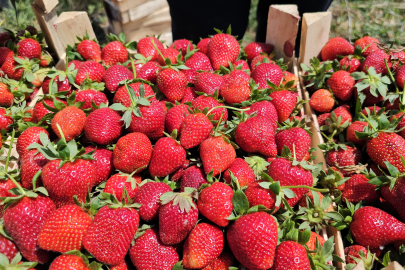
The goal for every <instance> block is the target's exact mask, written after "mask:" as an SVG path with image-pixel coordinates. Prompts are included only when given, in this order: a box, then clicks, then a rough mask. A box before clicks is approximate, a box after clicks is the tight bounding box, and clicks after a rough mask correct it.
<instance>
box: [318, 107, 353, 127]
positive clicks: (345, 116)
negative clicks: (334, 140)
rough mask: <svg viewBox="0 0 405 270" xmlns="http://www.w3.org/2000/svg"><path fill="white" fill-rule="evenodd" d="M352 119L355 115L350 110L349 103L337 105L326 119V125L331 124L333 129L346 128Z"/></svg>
mask: <svg viewBox="0 0 405 270" xmlns="http://www.w3.org/2000/svg"><path fill="white" fill-rule="evenodd" d="M339 118H341V120H339ZM352 120H353V116H352V113H351V112H350V107H349V106H348V105H342V106H339V107H337V108H336V109H334V110H333V111H332V113H331V114H329V116H328V117H327V118H326V119H325V121H326V125H327V126H329V127H330V128H331V129H332V131H333V130H334V128H335V129H339V128H340V129H345V128H346V127H347V126H348V125H349V124H350V123H351V122H352ZM339 121H340V122H339ZM332 131H331V132H332ZM340 132H341V131H340Z"/></svg>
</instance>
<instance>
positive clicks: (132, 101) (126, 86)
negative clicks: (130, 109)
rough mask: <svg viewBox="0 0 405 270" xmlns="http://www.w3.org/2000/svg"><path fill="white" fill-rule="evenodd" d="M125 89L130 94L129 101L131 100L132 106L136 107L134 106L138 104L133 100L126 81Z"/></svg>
mask: <svg viewBox="0 0 405 270" xmlns="http://www.w3.org/2000/svg"><path fill="white" fill-rule="evenodd" d="M125 88H126V89H127V93H128V96H129V99H130V100H131V106H134V104H136V102H135V100H134V99H133V98H132V95H131V93H130V92H129V88H128V84H127V82H126V81H125Z"/></svg>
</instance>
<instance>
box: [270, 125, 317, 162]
mask: <svg viewBox="0 0 405 270" xmlns="http://www.w3.org/2000/svg"><path fill="white" fill-rule="evenodd" d="M275 139H276V145H277V154H278V155H281V153H282V151H283V148H284V147H285V146H287V147H288V148H289V149H290V151H291V153H294V150H295V157H296V159H297V160H298V161H302V160H303V159H304V158H305V156H306V155H307V154H308V150H309V149H310V148H311V136H309V134H308V132H307V131H305V130H304V129H302V128H300V127H293V128H289V129H285V130H281V131H279V132H278V133H277V134H276V137H275Z"/></svg>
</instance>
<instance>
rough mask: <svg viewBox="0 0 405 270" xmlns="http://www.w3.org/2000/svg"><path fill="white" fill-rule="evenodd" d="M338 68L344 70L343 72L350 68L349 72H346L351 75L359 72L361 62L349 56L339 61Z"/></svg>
mask: <svg viewBox="0 0 405 270" xmlns="http://www.w3.org/2000/svg"><path fill="white" fill-rule="evenodd" d="M339 66H340V68H341V69H344V70H346V69H347V68H348V67H349V66H350V68H349V70H347V72H349V73H353V72H356V71H360V66H361V62H360V60H359V59H357V58H355V57H351V58H350V57H349V56H346V57H344V58H342V59H341V60H340V61H339Z"/></svg>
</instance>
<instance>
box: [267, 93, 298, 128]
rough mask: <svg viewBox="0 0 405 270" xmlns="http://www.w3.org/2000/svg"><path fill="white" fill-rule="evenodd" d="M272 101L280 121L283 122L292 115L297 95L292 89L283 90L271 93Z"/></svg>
mask: <svg viewBox="0 0 405 270" xmlns="http://www.w3.org/2000/svg"><path fill="white" fill-rule="evenodd" d="M270 97H271V98H272V101H271V103H273V105H274V107H275V108H276V110H277V115H278V122H279V123H282V122H284V121H285V120H287V119H288V117H290V115H291V113H292V111H293V110H294V107H295V105H296V104H297V96H296V94H294V93H293V92H291V91H288V90H281V91H275V92H273V93H271V94H270Z"/></svg>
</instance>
